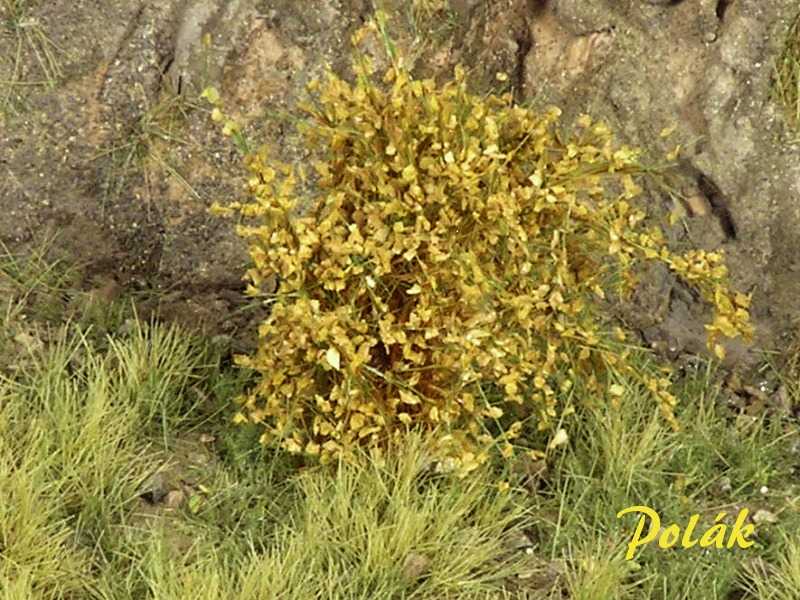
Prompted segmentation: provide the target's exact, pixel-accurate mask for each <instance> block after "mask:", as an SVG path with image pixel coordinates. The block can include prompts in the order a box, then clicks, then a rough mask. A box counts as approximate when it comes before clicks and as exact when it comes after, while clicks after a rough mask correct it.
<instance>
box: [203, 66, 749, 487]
mask: <svg viewBox="0 0 800 600" xmlns="http://www.w3.org/2000/svg"><path fill="white" fill-rule="evenodd" d="M355 72H356V81H355V83H348V82H347V81H343V80H342V79H340V78H339V77H337V76H336V75H335V74H333V73H329V74H328V75H327V79H326V80H325V81H324V82H315V83H313V84H311V86H310V92H311V97H312V100H311V101H310V102H309V103H307V104H305V105H303V106H302V110H303V111H304V112H305V115H306V119H305V123H304V125H303V129H302V131H303V133H304V135H305V139H306V141H307V143H308V148H310V149H312V150H313V151H314V152H315V154H316V159H315V161H314V162H313V164H311V163H310V166H312V167H313V173H305V172H304V170H303V169H301V168H297V167H294V166H288V165H281V164H277V162H275V161H274V160H272V159H271V158H270V157H269V155H268V152H267V151H266V150H265V149H261V150H259V151H257V152H254V153H251V154H249V155H248V156H247V158H246V164H247V168H248V169H249V172H250V179H249V192H250V196H251V200H250V201H249V202H246V203H233V204H230V205H228V206H226V207H220V206H217V210H218V211H219V212H221V213H230V212H231V211H234V212H237V213H238V214H240V215H242V216H244V217H248V218H249V220H248V221H245V222H246V223H248V224H243V225H240V226H239V227H238V231H239V234H240V235H242V236H244V237H245V238H246V239H247V240H248V241H249V244H250V255H251V257H252V268H251V269H250V270H249V271H248V273H247V278H248V280H249V282H250V284H251V285H250V286H249V293H251V294H252V295H253V296H263V294H262V293H261V292H260V289H261V284H262V283H263V281H264V280H266V279H267V278H270V277H274V276H276V275H277V277H278V279H279V282H280V283H279V287H278V289H277V291H276V292H275V293H273V294H269V295H268V297H267V298H266V299H265V300H266V302H268V303H269V305H270V307H271V309H270V314H269V316H268V317H267V318H266V320H265V321H264V322H263V323H262V324H261V326H260V329H259V336H260V337H259V339H260V342H259V346H258V350H257V352H256V353H255V355H253V356H240V357H238V359H237V360H238V364H240V365H242V366H245V367H249V368H250V369H253V370H255V371H256V372H257V373H258V374H260V380H259V382H258V384H257V385H256V386H255V387H253V389H252V390H250V391H249V393H248V394H247V395H246V397H244V398H241V399H240V401H241V404H242V411H241V413H240V414H239V416H238V419H239V420H242V421H245V420H246V421H251V422H255V423H260V424H262V425H263V427H264V433H263V436H262V438H261V439H262V442H264V443H272V442H278V443H280V444H282V446H283V447H284V448H286V449H288V450H289V451H292V452H297V453H305V454H308V455H314V456H319V457H320V459H321V460H322V461H323V462H325V461H328V460H330V459H331V458H333V457H336V456H340V455H342V454H345V455H346V454H348V452H349V450H350V449H352V448H353V447H354V446H355V445H357V444H359V445H367V446H372V447H380V445H381V444H382V443H383V442H385V441H386V440H387V439H389V438H390V437H392V436H396V435H401V434H402V433H403V432H405V431H406V429H407V428H411V427H416V426H421V427H427V428H436V427H438V428H439V431H441V432H442V433H441V438H440V440H441V450H442V453H443V456H444V455H446V456H448V457H450V458H449V460H450V461H451V462H450V464H454V465H455V466H456V467H458V468H460V469H461V470H462V471H464V472H467V471H469V470H470V469H471V468H473V467H474V466H477V464H478V463H480V462H482V461H484V460H486V458H487V456H488V454H487V448H488V447H489V446H490V445H491V444H492V443H495V442H497V441H498V440H499V439H501V440H502V444H503V445H502V447H503V448H504V454H507V453H510V452H511V450H510V448H511V446H510V444H509V442H510V441H511V440H513V439H514V438H515V437H517V436H519V435H520V434H521V432H522V431H523V428H524V427H526V426H527V425H528V424H529V423H530V424H532V425H533V426H534V428H538V429H540V430H543V429H547V428H550V427H552V426H553V425H554V424H557V423H558V422H559V419H560V418H561V417H562V416H564V415H565V413H568V412H570V411H572V410H573V408H572V407H571V406H570V401H569V398H570V390H571V389H572V388H573V386H574V384H575V383H576V382H580V383H581V385H582V386H584V387H586V388H587V389H589V390H591V391H592V392H593V394H594V397H595V398H599V399H603V398H606V399H608V400H609V401H613V399H614V397H615V396H619V395H620V393H621V392H620V386H619V385H618V384H615V383H614V382H613V380H612V378H611V377H610V376H609V372H610V371H609V369H608V366H609V365H613V366H614V367H613V368H614V370H616V371H619V370H620V369H622V370H630V369H635V367H633V366H632V365H631V364H628V361H626V358H627V355H626V353H625V352H624V351H620V348H624V346H623V345H621V344H619V342H620V341H623V340H624V339H625V334H624V332H623V331H622V330H621V329H620V328H619V327H614V326H613V325H612V324H610V323H609V322H608V320H607V319H605V318H603V314H602V309H601V301H602V299H603V298H605V297H606V294H607V293H613V294H620V293H627V292H629V291H630V290H632V289H633V286H634V284H635V277H634V267H635V266H636V265H637V263H639V262H641V261H643V260H653V261H661V262H663V263H665V264H667V265H668V266H669V267H670V268H671V269H672V270H673V271H674V272H675V273H677V274H678V275H679V276H681V277H682V278H683V279H684V280H686V281H687V282H688V283H690V284H691V285H693V286H695V287H696V288H697V289H698V290H699V291H700V292H701V293H702V295H703V297H704V298H705V299H706V300H707V301H708V302H710V303H711V304H712V305H713V307H714V309H715V317H714V321H713V323H712V324H711V325H709V326H708V330H709V344H710V348H712V349H714V348H716V349H717V352H718V353H721V352H722V350H721V346H719V344H718V338H719V336H720V335H722V336H727V337H736V336H739V335H744V336H749V335H750V333H751V329H750V325H749V323H748V312H747V307H748V298H747V297H746V296H743V295H741V294H736V293H733V292H731V291H730V290H729V288H728V286H727V283H726V276H727V273H726V270H725V267H724V265H723V256H722V253H721V252H713V253H712V252H702V251H694V252H690V253H689V254H686V255H677V254H674V253H673V252H671V251H670V250H669V249H668V248H667V247H666V245H665V242H664V240H663V238H662V236H661V235H660V232H659V230H657V229H652V228H647V227H646V226H645V225H644V223H643V221H644V219H645V213H644V212H643V211H642V210H641V209H640V208H637V207H636V206H635V204H634V203H633V202H632V199H633V198H635V197H636V196H637V195H638V194H639V193H640V188H639V187H638V185H637V184H636V180H635V177H636V176H639V175H641V172H642V171H641V169H640V167H639V166H638V163H637V153H636V152H635V151H633V150H631V149H629V148H626V147H616V146H615V144H614V142H613V140H612V135H611V132H610V131H609V129H608V128H607V127H606V126H605V125H603V124H601V123H595V122H592V121H591V120H590V119H589V118H588V117H582V118H581V119H579V121H578V123H577V124H576V127H575V131H574V132H573V133H572V134H571V135H570V136H569V137H566V136H564V135H563V134H561V133H560V132H559V129H558V127H557V125H558V117H559V111H558V110H557V109H552V110H550V111H549V112H546V113H544V114H537V113H535V112H533V111H532V110H530V109H528V108H525V107H522V106H515V105H514V104H513V102H512V99H511V97H510V96H509V95H505V96H495V95H488V96H478V95H475V94H472V93H470V92H469V91H468V89H467V85H466V83H465V76H464V72H463V70H462V69H457V70H456V72H455V77H454V79H453V80H452V81H450V82H448V83H445V84H443V85H437V84H436V83H434V81H433V80H423V81H420V80H415V79H414V78H413V77H412V76H411V75H410V73H409V72H408V71H407V70H406V69H404V67H403V66H402V63H401V60H400V59H397V58H395V59H394V60H393V65H392V66H391V67H390V68H389V69H388V71H386V72H385V73H383V74H382V76H380V75H378V74H376V73H375V72H374V68H373V66H372V63H371V61H370V60H369V59H368V58H366V57H365V56H361V55H359V56H358V57H357V59H356V61H355ZM211 96H212V99H214V100H215V101H216V102H217V104H219V101H218V98H217V97H216V94H211ZM215 114H217V115H218V119H219V120H222V119H223V118H222V117H219V115H220V114H221V113H220V112H219V110H217V111H215ZM228 127H229V129H230V128H231V127H232V125H228ZM301 183H303V186H302V189H313V190H315V191H314V192H312V193H311V194H310V195H309V193H308V192H303V193H301V192H299V191H298V190H300V189H301V185H300V184H301ZM304 207H305V208H304ZM640 375H641V377H640V380H641V381H642V383H643V384H645V386H646V388H647V389H649V390H650V391H651V392H652V394H653V397H654V399H655V401H657V402H658V403H659V404H660V405H661V407H662V410H663V414H664V415H665V417H666V418H667V419H669V420H671V421H674V419H673V413H672V408H673V406H674V403H675V398H674V397H673V396H672V394H671V393H670V391H669V383H670V382H669V380H668V379H666V378H664V377H651V376H649V375H647V374H646V373H641V374H640ZM498 427H499V433H498ZM489 431H494V433H489Z"/></svg>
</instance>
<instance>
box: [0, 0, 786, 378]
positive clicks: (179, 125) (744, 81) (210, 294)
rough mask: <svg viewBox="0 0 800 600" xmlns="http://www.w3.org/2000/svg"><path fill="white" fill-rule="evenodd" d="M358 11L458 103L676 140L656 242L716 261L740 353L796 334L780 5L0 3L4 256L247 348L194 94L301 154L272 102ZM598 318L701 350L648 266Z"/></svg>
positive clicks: (289, 95) (214, 158)
mask: <svg viewBox="0 0 800 600" xmlns="http://www.w3.org/2000/svg"><path fill="white" fill-rule="evenodd" d="M374 3H377V4H379V5H380V6H382V7H383V8H384V9H385V10H386V11H387V12H388V13H389V15H390V17H391V26H392V33H393V35H394V36H395V38H396V39H397V41H398V44H399V45H401V46H402V47H403V48H404V49H405V50H406V53H407V55H408V56H409V57H410V58H411V60H412V61H413V64H414V71H415V73H417V74H418V75H421V76H422V75H425V76H429V75H433V76H435V77H439V78H442V77H446V76H447V74H448V73H451V72H452V68H453V66H454V65H455V64H457V63H462V64H464V65H466V66H467V67H469V68H470V69H471V77H472V80H473V83H474V86H475V89H476V90H479V91H486V90H489V89H495V90H498V89H499V90H502V89H503V88H502V87H498V86H503V87H504V88H505V89H506V90H510V91H512V92H513V93H514V94H515V96H516V98H517V100H518V101H520V102H530V103H532V104H534V105H536V106H544V105H547V104H556V105H558V106H559V107H561V109H562V110H563V111H564V123H565V124H566V125H567V126H568V124H569V123H570V121H571V120H572V118H574V117H575V116H577V115H578V114H580V113H583V112H588V113H590V114H592V115H593V116H595V117H597V118H600V119H604V120H606V121H608V122H609V123H610V124H611V125H612V127H613V128H614V129H615V130H616V131H617V132H619V135H620V138H621V140H622V141H624V142H625V143H628V144H631V145H634V146H639V147H642V148H644V149H645V150H646V152H647V153H648V156H650V157H651V158H652V160H653V161H654V162H663V157H664V156H665V155H666V154H667V153H668V152H669V151H670V150H671V149H672V148H674V146H675V145H677V144H680V145H681V147H682V151H683V156H684V157H686V159H687V163H686V164H685V165H684V166H683V167H682V168H680V169H677V170H675V171H674V173H673V174H672V176H671V177H670V179H669V182H668V186H667V188H666V191H665V189H664V188H659V187H656V186H654V187H652V189H648V193H647V202H649V203H650V204H651V206H652V207H653V208H654V210H655V212H656V213H659V214H666V213H667V212H669V211H672V210H675V209H676V208H677V209H681V210H683V213H682V214H683V215H684V218H683V219H682V220H681V222H680V223H679V224H678V225H676V226H674V227H673V228H672V229H671V230H670V235H671V236H672V238H673V240H674V242H675V243H676V244H677V245H679V246H680V245H683V246H684V247H703V248H724V249H725V251H726V252H727V254H728V257H729V263H730V266H731V271H732V275H733V279H734V282H735V284H736V286H737V287H738V288H739V289H741V290H743V291H746V292H752V293H753V298H754V302H753V306H754V310H753V313H754V314H753V316H754V319H755V322H756V325H757V328H758V332H759V334H758V339H757V342H756V345H755V348H757V349H774V350H778V351H779V352H780V350H781V349H782V348H785V347H786V345H787V341H788V339H789V338H790V337H792V336H793V335H794V330H795V328H796V324H797V321H798V318H800V304H798V302H797V300H796V299H797V298H798V297H800V276H798V270H800V255H799V254H798V252H797V248H798V241H800V202H798V200H800V160H799V159H800V145H798V144H797V143H796V139H797V138H796V134H795V135H794V136H793V135H792V134H791V132H789V131H788V130H787V128H786V126H785V124H784V123H783V121H782V119H781V116H780V115H781V113H780V110H779V108H778V107H776V106H775V105H774V103H773V102H772V100H771V99H770V94H769V89H770V79H771V77H772V73H773V64H774V60H775V57H776V56H777V54H778V52H779V51H780V43H781V41H782V39H783V34H784V33H785V31H786V29H787V28H788V26H789V22H790V19H791V18H792V17H794V15H795V13H796V12H797V10H798V7H797V3H796V0H759V1H758V2H752V1H749V0H683V1H681V0H678V1H673V2H659V1H657V0H550V1H549V2H548V1H542V0H502V1H498V0H450V2H449V6H448V8H447V9H446V10H441V11H435V12H433V13H431V14H429V15H420V14H419V13H415V11H414V10H413V8H412V5H411V0H382V1H380V2H379V0H374V2H373V1H370V0H306V1H304V2H297V1H293V0H229V1H223V0H193V1H189V0H158V1H156V0H138V1H134V2H129V1H121V0H71V1H69V2H67V1H66V0H2V2H0V7H2V8H0V11H2V12H1V13H0V172H2V177H0V208H2V210H0V241H2V242H3V243H4V244H5V245H6V246H7V247H8V249H9V250H10V251H12V252H17V251H24V250H25V249H29V248H34V247H36V246H37V245H40V244H41V243H42V242H43V240H45V239H50V238H53V236H55V241H54V242H53V246H52V254H53V256H54V257H60V258H63V259H64V260H66V261H69V262H70V263H74V262H79V263H80V264H82V265H84V269H83V283H82V285H83V286H84V287H85V288H87V289H98V290H103V293H104V294H105V295H106V296H107V297H108V298H109V299H112V298H114V297H116V296H117V295H119V294H122V293H123V292H133V293H135V294H138V297H141V298H142V302H141V306H140V310H141V311H142V313H143V314H147V313H149V312H152V311H157V312H158V313H159V314H161V315H162V317H163V318H166V319H174V320H177V321H179V322H182V323H184V324H187V325H190V326H192V327H199V328H201V329H203V330H205V331H207V332H210V333H213V334H217V335H221V336H224V337H226V338H227V339H229V340H230V342H231V344H232V346H233V348H234V349H241V348H245V347H247V345H248V341H247V337H248V332H252V331H254V327H253V326H252V322H253V320H254V319H257V318H258V311H257V310H251V307H250V306H249V305H248V304H247V301H246V300H245V299H244V298H243V296H242V294H241V292H242V290H243V287H244V284H243V283H242V281H241V275H242V273H243V272H244V269H245V265H246V262H247V256H246V249H245V248H244V246H243V244H242V242H241V241H240V240H239V239H238V238H237V237H236V235H235V233H234V231H233V227H232V225H231V223H230V222H228V221H224V220H220V219H219V218H217V217H214V216H212V215H210V214H209V213H208V211H207V209H208V207H209V206H210V205H211V203H212V202H214V201H223V202H225V201H228V200H232V199H236V198H238V197H240V196H241V194H242V184H243V174H242V171H241V166H240V159H239V157H238V155H237V153H236V151H235V150H234V148H233V147H232V146H231V144H230V143H229V140H227V139H226V138H224V137H222V136H221V134H220V132H219V130H218V127H217V126H216V125H215V124H214V123H212V121H211V120H210V118H209V111H208V109H207V107H206V106H205V105H203V103H202V102H200V101H199V100H198V95H199V93H200V91H201V90H202V89H203V88H204V87H205V86H208V85H215V86H217V87H218V88H219V89H220V91H221V93H222V95H223V100H224V102H225V103H226V106H227V107H228V108H229V110H230V111H231V112H233V113H234V114H235V115H236V116H238V117H239V118H240V119H241V120H243V121H244V122H246V123H248V135H251V136H252V137H253V138H254V139H259V140H267V141H269V142H270V143H272V145H273V146H275V147H276V148H278V149H279V154H280V155H281V158H284V159H290V160H295V161H302V160H303V159H304V158H305V156H306V155H305V152H306V151H304V150H303V149H302V148H300V147H299V145H298V144H297V137H296V133H295V132H294V130H293V126H292V119H291V113H292V111H293V110H294V107H295V105H296V102H297V101H298V99H300V98H301V97H302V96H303V90H304V86H305V84H306V83H307V82H308V81H309V80H311V79H313V78H314V77H316V76H318V75H320V74H321V73H322V72H323V69H324V68H325V65H327V64H330V65H332V66H333V68H334V69H335V70H337V71H339V72H342V73H345V74H346V73H347V70H348V58H349V54H348V50H347V49H348V40H349V38H350V35H351V34H352V32H353V31H354V30H355V29H356V28H358V27H359V26H360V25H361V24H362V23H363V22H364V21H365V19H367V18H368V16H369V15H370V14H371V12H372V10H373V8H374ZM497 72H504V73H508V74H509V75H510V77H509V79H508V81H507V82H506V83H502V84H501V83H499V82H498V80H497V79H496V77H495V76H496V73H497ZM667 128H674V131H673V133H672V134H671V136H669V137H668V138H666V139H665V138H663V137H661V136H660V132H662V130H664V129H667ZM708 182H711V183H710V184H709V183H708ZM709 189H710V190H711V191H709ZM669 190H672V191H673V192H675V191H677V192H678V193H681V194H682V195H683V196H684V197H685V199H688V202H687V203H685V205H684V204H683V203H679V204H680V206H677V207H676V206H674V205H673V203H674V202H675V201H674V200H673V199H672V198H671V197H670V194H669V193H668V191H669ZM673 195H674V194H673ZM692 199H695V200H696V201H693V200H692ZM622 316H623V318H625V320H626V321H628V324H629V325H630V326H631V327H632V328H634V329H636V330H639V331H641V332H642V335H643V337H644V339H645V340H647V341H648V342H649V343H651V344H653V345H654V346H655V347H657V348H659V349H661V350H663V351H664V352H666V353H667V354H669V355H670V356H672V357H678V356H679V355H681V354H683V353H688V354H691V353H695V352H700V351H702V348H703V342H704V336H705V332H704V330H703V327H702V318H703V311H702V310H701V309H700V308H699V307H698V306H697V305H696V303H695V301H694V300H693V299H692V297H691V296H690V295H687V294H686V293H685V291H684V290H683V289H682V288H681V286H680V285H678V284H677V283H676V282H675V281H673V280H672V279H671V278H670V277H669V276H668V275H667V274H666V273H660V272H655V273H652V274H651V275H650V276H649V277H648V278H647V279H646V280H645V283H644V285H643V286H642V290H641V293H640V294H639V295H638V298H637V301H636V305H635V307H628V309H626V310H623V313H622ZM732 350H733V352H731V360H732V361H742V362H743V363H750V362H753V361H754V360H756V359H757V356H758V354H757V353H755V352H753V351H749V352H744V351H743V350H741V348H740V349H739V351H737V348H736V347H733V348H732Z"/></svg>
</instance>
